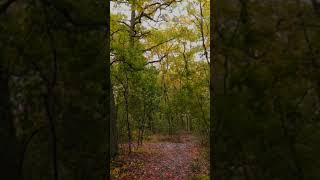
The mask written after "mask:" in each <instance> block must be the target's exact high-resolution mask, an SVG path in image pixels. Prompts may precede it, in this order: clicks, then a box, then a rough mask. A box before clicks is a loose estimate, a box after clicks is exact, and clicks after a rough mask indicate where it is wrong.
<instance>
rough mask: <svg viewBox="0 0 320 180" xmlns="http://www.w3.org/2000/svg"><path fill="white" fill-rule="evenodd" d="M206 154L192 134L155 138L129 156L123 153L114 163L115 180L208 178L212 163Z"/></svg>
mask: <svg viewBox="0 0 320 180" xmlns="http://www.w3.org/2000/svg"><path fill="white" fill-rule="evenodd" d="M124 147H125V146H122V148H124ZM204 152H205V151H204V149H203V148H202V147H201V146H200V143H199V141H198V140H197V138H196V137H194V136H192V135H190V134H180V135H176V136H171V137H168V136H161V135H155V136H153V137H152V138H151V140H149V141H148V142H145V143H143V145H142V146H140V147H138V148H134V150H133V152H132V153H131V154H130V155H129V154H127V153H123V154H121V155H119V156H118V157H117V158H116V159H115V160H114V161H112V163H111V176H112V179H113V180H135V179H137V180H140V179H141V180H142V179H143V180H146V179H148V180H161V179H172V180H186V179H192V177H204V178H200V179H205V177H207V176H208V174H209V172H208V171H209V162H208V160H207V158H205V157H204ZM196 179H198V178H196Z"/></svg>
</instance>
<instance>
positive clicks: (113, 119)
mask: <svg viewBox="0 0 320 180" xmlns="http://www.w3.org/2000/svg"><path fill="white" fill-rule="evenodd" d="M117 137H118V131H117V109H116V106H115V100H114V96H113V90H112V86H111V114H110V144H111V145H110V156H111V157H114V156H115V155H117V153H118V138H117Z"/></svg>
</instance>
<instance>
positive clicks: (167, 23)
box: [110, 0, 210, 179]
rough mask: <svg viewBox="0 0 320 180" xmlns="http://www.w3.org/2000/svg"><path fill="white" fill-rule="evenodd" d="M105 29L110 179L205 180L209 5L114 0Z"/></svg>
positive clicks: (202, 0) (188, 0)
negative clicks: (196, 179)
mask: <svg viewBox="0 0 320 180" xmlns="http://www.w3.org/2000/svg"><path fill="white" fill-rule="evenodd" d="M110 23H111V24H110V28H111V30H110V43H111V44H110V45H111V46H110V56H111V58H110V59H111V68H110V69H111V83H112V95H113V97H114V98H113V101H112V105H111V106H112V107H114V108H112V112H111V113H112V115H113V117H114V118H112V119H111V120H113V121H112V122H111V124H110V126H111V127H112V128H111V156H112V157H114V156H116V157H115V158H114V161H113V162H112V164H111V175H112V177H113V178H114V179H136V178H135V177H139V176H140V177H139V179H152V178H156V177H158V178H164V179H186V178H187V177H188V176H196V175H198V176H200V175H201V176H200V177H207V178H208V172H207V171H208V169H209V166H208V165H209V137H210V136H209V135H210V126H209V125H210V117H209V110H210V109H209V108H210V106H209V105H210V98H209V67H210V66H209V64H210V44H209V42H210V1H209V0H184V1H179V0H170V1H152V0H150V1H144V0H132V1H113V2H111V18H110ZM196 140H198V141H199V142H196ZM193 146H196V147H193ZM200 147H201V148H200ZM127 154H129V155H127ZM141 156H144V158H143V159H142V158H141ZM158 156H161V157H158ZM189 156H190V158H188V157H189ZM147 157H148V158H151V159H153V160H152V161H153V162H151V163H150V162H148V161H146V159H147ZM180 159H184V160H180ZM203 162H204V163H206V165H207V166H203V165H202V163H203ZM139 164H141V165H140V166H139ZM182 166H185V168H182ZM189 166H190V167H189ZM191 166H192V167H191ZM202 166H203V167H202ZM155 170H156V171H155Z"/></svg>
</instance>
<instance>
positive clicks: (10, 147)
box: [0, 65, 19, 180]
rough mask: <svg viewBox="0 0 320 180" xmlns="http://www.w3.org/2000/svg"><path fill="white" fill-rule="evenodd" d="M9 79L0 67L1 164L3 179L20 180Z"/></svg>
mask: <svg viewBox="0 0 320 180" xmlns="http://www.w3.org/2000/svg"><path fill="white" fill-rule="evenodd" d="M8 81H9V77H8V74H7V73H6V72H5V71H4V68H3V66H1V65H0V143H1V148H0V162H1V172H2V173H1V179H12V180H13V179H19V172H18V169H19V168H18V167H19V166H18V161H17V153H18V151H17V139H16V135H15V128H14V124H13V118H12V115H11V107H10V94H9V85H8Z"/></svg>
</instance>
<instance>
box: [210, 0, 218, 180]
mask: <svg viewBox="0 0 320 180" xmlns="http://www.w3.org/2000/svg"><path fill="white" fill-rule="evenodd" d="M217 1H218V0H210V179H211V180H212V179H216V177H215V174H216V173H214V169H215V167H216V163H215V162H216V161H215V158H214V155H215V153H214V152H215V146H214V140H215V131H214V125H215V121H216V117H215V114H216V113H215V112H216V106H215V97H216V94H215V89H214V83H215V71H214V66H215V62H216V61H215V60H214V53H215V49H216V48H215V47H216V46H217V44H215V41H216V37H215V34H216V33H215V29H216V28H217V26H216V25H217V24H218V21H217V19H218V5H217V4H218V3H217Z"/></svg>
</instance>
